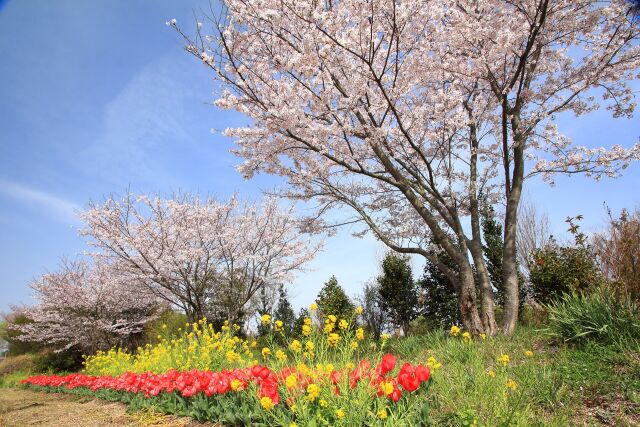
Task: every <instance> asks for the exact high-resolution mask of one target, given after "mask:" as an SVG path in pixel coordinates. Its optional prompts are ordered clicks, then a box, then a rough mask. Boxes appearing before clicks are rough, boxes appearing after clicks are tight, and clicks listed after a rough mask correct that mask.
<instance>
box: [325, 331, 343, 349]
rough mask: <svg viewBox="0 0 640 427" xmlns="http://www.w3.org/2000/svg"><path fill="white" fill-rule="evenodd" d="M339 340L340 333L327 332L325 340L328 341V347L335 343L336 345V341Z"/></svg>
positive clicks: (333, 345)
mask: <svg viewBox="0 0 640 427" xmlns="http://www.w3.org/2000/svg"><path fill="white" fill-rule="evenodd" d="M339 341H340V335H338V334H335V333H334V334H329V336H328V337H327V342H328V343H329V347H335V346H336V345H338V342H339Z"/></svg>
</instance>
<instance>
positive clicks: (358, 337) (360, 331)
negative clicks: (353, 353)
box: [356, 328, 364, 341]
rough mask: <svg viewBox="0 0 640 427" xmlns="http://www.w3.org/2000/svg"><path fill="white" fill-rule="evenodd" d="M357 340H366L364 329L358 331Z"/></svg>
mask: <svg viewBox="0 0 640 427" xmlns="http://www.w3.org/2000/svg"><path fill="white" fill-rule="evenodd" d="M356 339H357V340H358V341H362V340H363V339H364V329H362V328H358V329H356Z"/></svg>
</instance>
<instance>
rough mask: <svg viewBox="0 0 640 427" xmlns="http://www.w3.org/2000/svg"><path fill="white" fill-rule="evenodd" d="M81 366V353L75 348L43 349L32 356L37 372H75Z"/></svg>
mask: <svg viewBox="0 0 640 427" xmlns="http://www.w3.org/2000/svg"><path fill="white" fill-rule="evenodd" d="M81 367H82V355H81V354H80V353H79V352H78V351H77V350H64V351H53V350H51V349H48V350H44V351H42V352H40V353H38V354H36V355H35V356H34V358H33V368H34V370H35V371H37V372H75V371H77V370H79V369H80V368H81Z"/></svg>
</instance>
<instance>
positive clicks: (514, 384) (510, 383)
mask: <svg viewBox="0 0 640 427" xmlns="http://www.w3.org/2000/svg"><path fill="white" fill-rule="evenodd" d="M504 386H505V387H506V388H508V389H509V390H515V389H516V388H518V383H517V382H515V381H514V380H512V379H508V380H507V382H506V383H505V385H504Z"/></svg>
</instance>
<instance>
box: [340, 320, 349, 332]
mask: <svg viewBox="0 0 640 427" xmlns="http://www.w3.org/2000/svg"><path fill="white" fill-rule="evenodd" d="M338 327H339V328H340V329H342V330H344V329H347V328H348V327H349V322H347V321H346V320H344V319H342V320H340V323H338Z"/></svg>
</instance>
